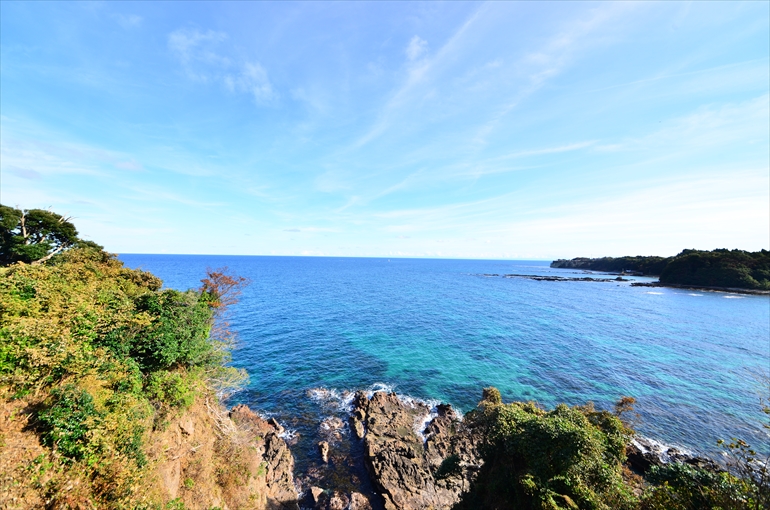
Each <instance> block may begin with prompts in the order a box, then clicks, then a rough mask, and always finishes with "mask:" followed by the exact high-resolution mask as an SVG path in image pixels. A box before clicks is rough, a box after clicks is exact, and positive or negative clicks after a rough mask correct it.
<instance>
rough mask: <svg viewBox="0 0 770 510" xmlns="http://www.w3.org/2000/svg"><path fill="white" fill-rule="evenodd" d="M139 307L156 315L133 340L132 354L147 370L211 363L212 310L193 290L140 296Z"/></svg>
mask: <svg viewBox="0 0 770 510" xmlns="http://www.w3.org/2000/svg"><path fill="white" fill-rule="evenodd" d="M136 307H137V310H139V311H140V312H146V313H147V314H149V315H150V316H151V317H153V319H154V320H153V323H152V325H150V326H148V327H146V328H144V329H143V330H141V331H140V332H139V333H138V334H137V335H136V337H135V338H133V339H130V341H131V344H132V345H131V348H130V352H131V356H132V357H134V358H135V359H136V360H137V361H138V362H139V364H140V366H141V367H142V368H143V369H145V370H159V369H168V368H172V367H176V366H181V367H192V366H201V365H206V364H211V363H212V362H215V360H214V359H212V354H213V350H212V346H211V344H210V343H209V341H208V339H209V332H210V330H211V324H212V311H211V309H210V308H209V307H208V305H207V304H206V302H205V301H203V300H200V299H199V296H198V294H196V293H194V292H177V291H175V290H165V291H163V292H159V293H152V294H144V295H142V296H140V297H139V299H138V300H137V304H136Z"/></svg>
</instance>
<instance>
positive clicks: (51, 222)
mask: <svg viewBox="0 0 770 510" xmlns="http://www.w3.org/2000/svg"><path fill="white" fill-rule="evenodd" d="M69 220H70V218H68V217H64V216H61V215H59V214H56V213H55V212H51V211H46V210H43V209H22V210H19V209H15V208H13V207H8V206H5V205H0V265H8V264H12V263H14V262H26V263H32V264H40V263H42V262H45V261H46V260H48V259H50V258H51V257H53V256H54V255H56V254H57V253H60V252H62V251H64V250H66V249H68V248H70V247H72V246H74V245H75V244H76V243H78V242H79V241H80V240H79V239H78V231H77V229H75V225H73V224H72V223H71V222H70V221H69Z"/></svg>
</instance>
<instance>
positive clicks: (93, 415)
mask: <svg viewBox="0 0 770 510" xmlns="http://www.w3.org/2000/svg"><path fill="white" fill-rule="evenodd" d="M51 399H52V402H51V405H50V406H49V407H48V408H47V409H44V410H43V411H41V412H40V413H38V420H39V421H40V423H41V424H42V426H43V428H44V432H43V435H42V439H43V444H45V445H46V446H50V447H53V448H55V449H56V450H58V451H59V453H61V454H62V455H64V456H65V457H69V458H72V459H82V458H83V457H84V456H85V455H86V453H87V450H88V448H87V446H88V439H89V438H88V434H89V432H90V431H91V430H92V429H93V428H95V427H96V426H97V425H98V424H99V421H100V418H101V414H100V413H99V412H97V410H96V408H95V407H94V401H93V398H92V397H91V395H90V394H89V393H88V392H87V391H85V390H82V389H80V388H78V387H77V386H75V385H74V384H67V385H66V386H64V387H61V388H56V389H54V390H52V391H51Z"/></svg>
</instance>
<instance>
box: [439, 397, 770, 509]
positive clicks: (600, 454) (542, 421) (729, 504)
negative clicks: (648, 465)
mask: <svg viewBox="0 0 770 510" xmlns="http://www.w3.org/2000/svg"><path fill="white" fill-rule="evenodd" d="M767 389H768V391H770V386H769V387H768V388H767ZM633 405H634V399H633V398H631V397H622V398H621V399H620V400H619V401H618V403H617V404H616V405H615V412H614V413H610V412H607V411H597V410H596V409H594V407H593V405H592V404H590V403H589V404H588V405H585V406H575V407H567V406H566V405H564V404H560V405H558V406H556V408H555V409H553V410H551V411H547V410H545V409H542V408H541V407H539V406H538V405H537V404H535V403H533V402H513V403H510V404H505V403H503V402H502V399H501V398H500V392H499V391H498V390H497V389H495V388H485V389H484V394H483V398H482V401H481V402H479V405H478V407H477V408H476V409H475V410H473V411H471V412H470V413H468V414H467V415H466V417H465V420H466V423H468V424H469V425H470V426H471V427H474V428H477V429H478V430H480V432H481V439H482V444H481V447H480V453H481V456H482V458H483V460H484V464H483V465H482V466H481V469H480V471H479V473H478V477H477V478H476V480H475V481H474V482H473V484H472V485H471V490H470V491H469V492H467V493H465V494H463V497H462V500H461V501H460V503H459V504H458V505H457V506H456V507H455V510H465V509H469V510H470V509H504V508H505V509H508V508H511V509H522V510H536V509H537V510H543V509H548V510H576V509H591V510H601V509H604V510H615V509H617V510H623V509H627V510H702V509H707V510H760V509H764V508H770V458H764V457H761V456H760V455H759V454H758V453H757V452H756V451H754V450H752V449H751V448H750V447H749V445H747V444H746V443H745V442H743V441H740V440H733V442H731V443H730V444H728V445H725V447H726V448H727V449H728V451H729V452H730V453H731V458H732V461H731V462H730V470H729V471H715V470H711V469H705V468H701V467H697V466H694V465H690V464H684V463H671V464H665V465H663V466H654V467H652V469H651V470H650V471H649V472H648V473H646V474H645V477H644V478H641V477H640V476H639V475H638V474H634V473H632V472H631V471H629V469H628V467H627V466H626V465H625V461H626V453H625V452H626V445H627V444H628V442H629V440H630V438H631V436H632V435H633V434H634V431H633V430H632V429H631V427H630V424H629V421H628V419H627V418H628V416H629V415H633ZM762 410H763V412H764V413H765V416H766V418H768V419H770V406H768V404H767V402H766V401H765V402H763V406H762ZM764 427H765V428H767V429H769V430H770V422H768V423H765V424H764ZM720 443H721V442H720ZM458 469H459V459H458V458H457V456H449V457H447V459H445V461H444V463H442V464H441V466H440V467H439V469H438V471H437V473H436V478H437V479H442V478H446V477H447V476H449V475H451V474H452V473H454V472H458Z"/></svg>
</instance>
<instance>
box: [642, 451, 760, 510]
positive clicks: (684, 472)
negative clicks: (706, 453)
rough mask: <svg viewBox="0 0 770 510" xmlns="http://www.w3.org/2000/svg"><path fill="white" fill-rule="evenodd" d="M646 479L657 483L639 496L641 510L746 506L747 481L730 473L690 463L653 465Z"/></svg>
mask: <svg viewBox="0 0 770 510" xmlns="http://www.w3.org/2000/svg"><path fill="white" fill-rule="evenodd" d="M647 481H648V482H650V483H653V484H655V485H657V486H656V487H653V488H652V489H651V490H650V491H648V492H647V493H646V494H645V496H644V498H643V499H642V502H641V505H640V509H641V510H701V509H721V510H730V509H736V510H737V509H747V508H748V506H747V505H746V501H747V498H746V488H747V487H746V484H745V483H744V482H743V481H742V480H740V479H738V478H736V477H734V476H732V475H730V474H729V473H725V472H722V473H714V472H712V471H707V470H705V469H701V468H698V467H695V466H691V465H689V464H682V463H678V462H677V463H671V464H665V465H663V466H653V467H652V468H651V469H650V472H649V474H648V475H647Z"/></svg>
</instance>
